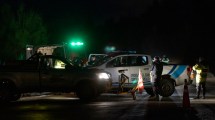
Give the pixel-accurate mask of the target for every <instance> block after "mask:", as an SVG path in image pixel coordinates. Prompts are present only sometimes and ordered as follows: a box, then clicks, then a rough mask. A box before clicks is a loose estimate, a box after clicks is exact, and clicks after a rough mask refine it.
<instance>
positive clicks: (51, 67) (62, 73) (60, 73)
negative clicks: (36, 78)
mask: <svg viewBox="0 0 215 120" xmlns="http://www.w3.org/2000/svg"><path fill="white" fill-rule="evenodd" d="M42 63H43V65H42V67H41V74H40V76H41V77H40V81H41V88H42V90H43V91H59V90H61V91H64V90H68V89H70V88H71V85H72V81H71V79H72V78H71V73H70V72H69V71H67V70H66V69H65V65H66V63H64V62H63V61H62V60H60V59H57V58H52V57H50V58H44V59H43V62H42Z"/></svg>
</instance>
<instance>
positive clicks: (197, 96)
mask: <svg viewBox="0 0 215 120" xmlns="http://www.w3.org/2000/svg"><path fill="white" fill-rule="evenodd" d="M199 95H200V90H197V94H196V97H195V98H194V99H199Z"/></svg>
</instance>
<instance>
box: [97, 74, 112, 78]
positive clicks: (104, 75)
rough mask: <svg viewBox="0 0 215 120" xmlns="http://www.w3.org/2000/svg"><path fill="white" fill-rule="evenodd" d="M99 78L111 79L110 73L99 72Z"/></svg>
mask: <svg viewBox="0 0 215 120" xmlns="http://www.w3.org/2000/svg"><path fill="white" fill-rule="evenodd" d="M97 75H98V78H99V79H109V78H110V75H109V74H107V73H99V74H97Z"/></svg>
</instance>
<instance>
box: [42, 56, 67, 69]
mask: <svg viewBox="0 0 215 120" xmlns="http://www.w3.org/2000/svg"><path fill="white" fill-rule="evenodd" d="M65 65H66V64H65V63H64V62H63V61H62V60H60V59H57V58H44V59H43V61H42V66H43V68H45V69H65Z"/></svg>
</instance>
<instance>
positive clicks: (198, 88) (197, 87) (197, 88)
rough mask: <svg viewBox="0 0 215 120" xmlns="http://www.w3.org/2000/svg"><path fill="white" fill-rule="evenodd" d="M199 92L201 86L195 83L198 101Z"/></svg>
mask: <svg viewBox="0 0 215 120" xmlns="http://www.w3.org/2000/svg"><path fill="white" fill-rule="evenodd" d="M200 91H201V85H200V83H196V97H195V98H196V99H199V96H200Z"/></svg>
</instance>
